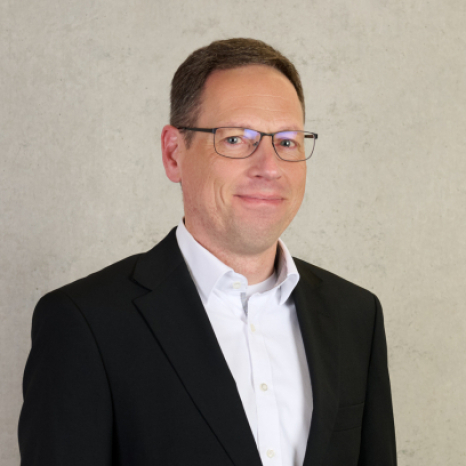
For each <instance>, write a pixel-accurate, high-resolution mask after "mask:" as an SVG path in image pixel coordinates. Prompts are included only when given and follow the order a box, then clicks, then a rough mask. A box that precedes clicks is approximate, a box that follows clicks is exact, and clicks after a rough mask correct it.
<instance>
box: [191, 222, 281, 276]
mask: <svg viewBox="0 0 466 466" xmlns="http://www.w3.org/2000/svg"><path fill="white" fill-rule="evenodd" d="M185 226H186V229H187V230H188V231H189V232H190V233H191V235H192V236H193V238H194V239H195V240H196V241H197V242H198V243H199V244H200V245H201V246H202V247H204V248H205V249H207V250H208V251H209V252H210V253H211V254H213V255H214V256H215V257H217V259H219V260H221V261H222V262H223V263H224V264H226V265H227V266H228V267H231V268H232V269H233V270H234V271H235V272H236V273H239V274H241V275H244V276H245V277H246V278H247V280H248V284H249V285H255V284H256V283H260V282H263V281H264V280H266V279H267V278H269V277H270V276H271V275H272V274H273V271H274V268H275V260H276V257H277V246H278V240H277V241H275V243H274V244H272V246H270V247H269V248H267V249H265V250H263V251H260V252H257V253H242V252H238V251H234V250H231V249H227V248H225V247H222V245H220V244H217V243H215V242H213V241H209V238H208V237H204V236H203V235H200V234H196V232H193V231H191V229H190V228H189V227H188V225H186V224H185Z"/></svg>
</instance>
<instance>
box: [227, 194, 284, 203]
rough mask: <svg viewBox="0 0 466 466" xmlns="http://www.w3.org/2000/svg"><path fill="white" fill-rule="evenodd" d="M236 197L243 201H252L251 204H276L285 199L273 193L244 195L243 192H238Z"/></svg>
mask: <svg viewBox="0 0 466 466" xmlns="http://www.w3.org/2000/svg"><path fill="white" fill-rule="evenodd" d="M236 197H239V198H240V199H241V200H242V201H245V202H248V203H251V204H265V205H267V204H269V205H274V204H280V203H281V202H282V201H284V200H285V199H284V198H283V197H280V196H276V195H272V196H268V195H262V194H250V195H243V194H237V195H236Z"/></svg>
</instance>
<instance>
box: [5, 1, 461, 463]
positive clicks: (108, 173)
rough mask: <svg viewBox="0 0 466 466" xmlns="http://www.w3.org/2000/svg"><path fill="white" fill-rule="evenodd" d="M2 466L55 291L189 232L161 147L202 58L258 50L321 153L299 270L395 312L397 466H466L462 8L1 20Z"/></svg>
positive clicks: (51, 14)
mask: <svg viewBox="0 0 466 466" xmlns="http://www.w3.org/2000/svg"><path fill="white" fill-rule="evenodd" d="M0 8H1V10H0V22H1V29H0V66H1V75H0V102H1V105H0V157H1V165H0V191H1V192H0V215H1V217H0V221H1V226H0V235H1V236H0V257H1V267H0V280H1V287H0V325H1V328H0V358H1V364H0V463H1V464H2V465H3V466H13V465H15V464H18V461H19V455H18V452H17V440H16V425H17V418H18V415H19V410H20V406H21V401H22V395H21V378H22V371H23V368H24V364H25V361H26V357H27V354H28V351H29V347H30V337H29V333H30V324H31V314H32V310H33V307H34V304H35V302H36V301H37V300H38V299H39V297H40V296H41V295H43V294H44V293H45V292H47V291H48V290H51V289H53V288H55V287H58V286H60V285H63V284H65V283H67V282H69V281H71V280H73V279H76V278H78V277H81V276H83V275H86V274H88V273H90V272H92V271H94V270H96V269H99V268H102V267H103V266H106V265H108V264H110V263H111V262H113V261H116V260H118V259H120V258H122V257H124V256H126V255H129V254H132V253H135V252H139V251H142V250H146V249H148V248H149V247H151V245H152V244H154V242H156V241H158V240H160V239H161V238H162V237H163V236H164V235H165V233H166V232H167V231H168V230H169V229H170V228H171V227H172V226H174V225H175V224H176V223H177V222H178V221H179V219H180V217H181V215H182V204H181V200H180V189H179V187H178V186H176V185H171V184H170V183H169V182H168V181H167V180H166V179H165V175H164V172H163V167H162V163H161V156H160V149H159V134H160V131H161V128H162V126H163V125H164V124H165V123H166V122H167V118H168V92H169V82H170V79H171V76H172V75H173V73H174V71H175V69H176V67H177V66H178V65H179V64H180V63H181V61H182V60H183V59H184V58H185V57H186V56H187V55H188V54H189V53H190V52H191V51H192V50H193V49H194V48H197V47H199V46H203V45H206V44H207V43H209V42H210V41H212V40H214V39H219V38H228V37H233V36H248V37H255V38H259V39H263V40H265V41H267V42H269V43H271V44H272V45H274V46H276V47H277V48H279V49H280V50H282V51H283V52H284V53H285V54H287V55H288V56H290V58H292V59H293V60H294V61H295V63H296V65H297V67H298V69H299V71H300V72H301V75H302V78H303V81H304V85H305V90H306V99H307V108H308V118H307V123H306V128H307V129H309V130H311V131H315V132H317V133H319V140H318V141H317V143H318V144H317V148H316V151H315V154H314V156H313V159H312V160H311V161H310V164H309V169H310V170H309V175H308V186H307V193H306V199H305V202H304V205H303V207H302V210H301V212H300V214H299V215H298V217H297V218H296V220H295V221H294V223H293V224H292V226H291V227H290V228H289V230H288V231H287V232H286V234H285V235H284V239H285V241H286V242H287V244H288V245H289V248H290V250H291V251H292V253H294V254H295V255H298V256H301V257H302V258H304V259H306V260H309V261H311V262H313V263H316V264H318V265H320V266H321V267H324V268H328V269H330V270H332V271H334V272H336V273H338V274H340V275H342V276H344V277H346V278H348V279H349V280H352V281H354V282H356V283H359V284H360V285H362V286H365V287H367V288H369V289H371V290H373V291H374V292H376V293H377V294H378V295H379V297H380V298H381V300H382V303H383V305H384V309H385V316H386V327H387V336H388V342H389V346H390V348H389V356H390V368H391V375H392V385H393V396H394V406H395V415H396V429H397V438H398V449H399V464H400V466H438V465H442V466H448V465H451V466H459V465H461V464H466V448H465V446H464V444H465V442H464V437H465V436H466V421H465V416H466V414H465V413H466V397H465V394H464V393H465V390H464V387H465V385H466V364H465V358H466V356H465V355H466V338H465V337H466V325H465V316H464V310H465V301H466V299H465V298H466V296H465V276H466V234H465V230H466V214H465V206H466V183H465V177H466V156H465V155H466V130H465V124H466V66H465V65H466V47H465V42H466V29H465V24H466V3H465V2H464V1H462V0H427V1H426V0H405V1H395V2H388V1H386V0H360V1H358V2H348V1H346V0H334V1H331V2H328V1H326V0H315V1H300V0H291V1H290V2H288V3H285V2H282V0H267V1H265V0H256V1H254V2H252V1H245V0H237V1H236V2H222V1H218V0H216V1H211V0H202V1H192V2H189V1H186V0H171V1H170V2H165V1H163V2H162V1H156V0H132V1H127V0H125V1H123V0H112V1H110V0H92V1H91V0H80V1H74V2H57V1H50V0H43V1H42V2H31V1H25V0H15V1H13V0H3V1H2V2H1V7H0Z"/></svg>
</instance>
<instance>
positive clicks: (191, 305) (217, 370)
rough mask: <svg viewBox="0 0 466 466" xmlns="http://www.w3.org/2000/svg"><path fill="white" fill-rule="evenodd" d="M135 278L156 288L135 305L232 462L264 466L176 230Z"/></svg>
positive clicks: (143, 262) (144, 262) (138, 269)
mask: <svg viewBox="0 0 466 466" xmlns="http://www.w3.org/2000/svg"><path fill="white" fill-rule="evenodd" d="M133 278H134V279H135V280H136V281H137V282H138V283H140V284H142V285H143V286H144V287H146V288H148V289H149V290H151V291H150V292H148V293H147V294H145V295H143V296H141V297H139V298H137V299H136V300H135V301H134V303H135V305H136V306H137V308H138V309H139V311H140V313H141V314H142V316H143V317H144V319H145V321H146V322H147V324H148V325H149V327H150V328H151V330H152V332H153V334H154V336H155V338H156V339H157V340H158V342H159V343H160V345H161V347H162V348H163V350H164V352H165V353H166V355H167V358H168V359H169V361H170V363H171V364H172V366H173V369H174V370H175V371H176V372H177V374H178V376H179V378H180V380H181V382H182V383H183V385H184V386H185V388H186V390H187V391H188V392H189V394H190V396H191V397H192V399H193V401H194V403H195V404H196V406H197V408H198V409H199V411H200V412H201V414H202V416H203V417H204V418H205V420H206V421H207V423H208V424H209V426H210V428H211V429H212V431H213V432H214V434H215V435H216V436H217V438H218V439H219V441H220V443H221V444H222V445H223V447H224V449H225V451H226V453H227V454H228V456H229V457H230V459H231V460H232V463H233V464H235V465H237V466H246V465H247V466H260V465H261V460H260V457H259V453H258V451H257V447H256V443H255V441H254V437H253V435H252V432H251V430H250V427H249V423H248V420H247V418H246V415H245V412H244V409H243V405H242V402H241V399H240V397H239V393H238V391H237V388H236V383H235V381H234V379H233V376H232V375H231V372H230V370H229V368H228V366H227V363H226V361H225V358H224V356H223V353H222V351H221V349H220V346H219V344H218V341H217V339H216V337H215V333H214V331H213V329H212V327H211V324H210V321H209V319H208V317H207V314H206V312H205V310H204V307H203V305H202V301H201V299H200V297H199V295H198V292H197V290H196V287H195V285H194V283H193V281H192V279H191V276H190V274H189V271H188V269H187V267H186V264H185V262H184V259H183V257H182V255H181V252H180V250H179V248H178V243H177V241H176V236H175V229H173V230H172V231H171V232H170V233H169V235H168V236H167V237H166V238H165V239H164V240H163V241H162V242H161V243H159V244H158V245H157V246H156V247H155V248H154V249H152V250H151V251H149V252H148V253H146V254H144V255H143V256H141V258H140V259H139V261H138V263H137V265H136V269H135V271H134V274H133Z"/></svg>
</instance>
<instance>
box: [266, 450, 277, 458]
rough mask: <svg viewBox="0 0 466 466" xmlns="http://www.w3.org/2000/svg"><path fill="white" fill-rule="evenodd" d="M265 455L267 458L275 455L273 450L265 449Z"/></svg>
mask: <svg viewBox="0 0 466 466" xmlns="http://www.w3.org/2000/svg"><path fill="white" fill-rule="evenodd" d="M267 456H268V457H269V458H273V457H274V456H275V452H274V451H273V450H267Z"/></svg>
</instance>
